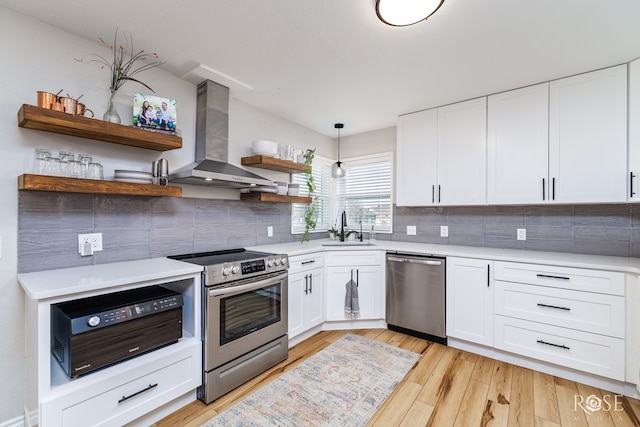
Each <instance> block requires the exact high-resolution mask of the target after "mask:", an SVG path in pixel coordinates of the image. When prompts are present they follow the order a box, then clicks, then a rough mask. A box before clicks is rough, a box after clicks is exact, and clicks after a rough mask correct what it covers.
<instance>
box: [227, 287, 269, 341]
mask: <svg viewBox="0 0 640 427" xmlns="http://www.w3.org/2000/svg"><path fill="white" fill-rule="evenodd" d="M281 318H282V283H281V282H280V283H277V284H274V285H271V286H265V287H262V288H259V289H254V290H250V291H247V292H244V293H241V294H238V295H232V296H229V297H224V298H221V299H220V345H221V346H222V345H225V344H227V343H230V342H232V341H235V340H237V339H238V338H242V337H244V336H246V335H249V334H251V333H253V332H255V331H257V330H260V329H262V328H265V327H267V326H269V325H272V324H274V323H277V322H279V321H280V320H281Z"/></svg>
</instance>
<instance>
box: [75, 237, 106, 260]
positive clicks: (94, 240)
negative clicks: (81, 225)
mask: <svg viewBox="0 0 640 427" xmlns="http://www.w3.org/2000/svg"><path fill="white" fill-rule="evenodd" d="M87 244H89V245H91V246H90V247H88V246H85V245H87ZM101 250H102V233H91V234H78V252H80V254H81V255H82V256H85V255H91V254H93V252H96V251H101Z"/></svg>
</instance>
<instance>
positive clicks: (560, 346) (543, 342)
mask: <svg viewBox="0 0 640 427" xmlns="http://www.w3.org/2000/svg"><path fill="white" fill-rule="evenodd" d="M536 342H537V343H538V344H544V345H550V346H552V347H558V348H564V349H565V350H571V347H567V346H566V345H560V344H553V343H550V342H546V341H542V340H538V341H536Z"/></svg>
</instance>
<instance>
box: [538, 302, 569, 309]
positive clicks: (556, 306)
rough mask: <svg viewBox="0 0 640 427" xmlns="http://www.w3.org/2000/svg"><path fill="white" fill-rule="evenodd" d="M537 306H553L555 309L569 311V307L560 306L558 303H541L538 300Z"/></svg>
mask: <svg viewBox="0 0 640 427" xmlns="http://www.w3.org/2000/svg"><path fill="white" fill-rule="evenodd" d="M538 307H546V308H555V309H556V310H567V311H571V309H570V308H569V307H560V306H559V305H549V304H542V303H540V302H539V303H538Z"/></svg>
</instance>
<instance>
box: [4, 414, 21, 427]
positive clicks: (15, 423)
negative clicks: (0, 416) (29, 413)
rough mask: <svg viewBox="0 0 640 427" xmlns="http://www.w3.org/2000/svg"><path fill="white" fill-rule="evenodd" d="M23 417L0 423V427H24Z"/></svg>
mask: <svg viewBox="0 0 640 427" xmlns="http://www.w3.org/2000/svg"><path fill="white" fill-rule="evenodd" d="M24 419H25V416H24V415H20V416H18V417H15V418H13V419H11V420H7V421H3V422H1V423H0V427H26V425H25V423H24Z"/></svg>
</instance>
